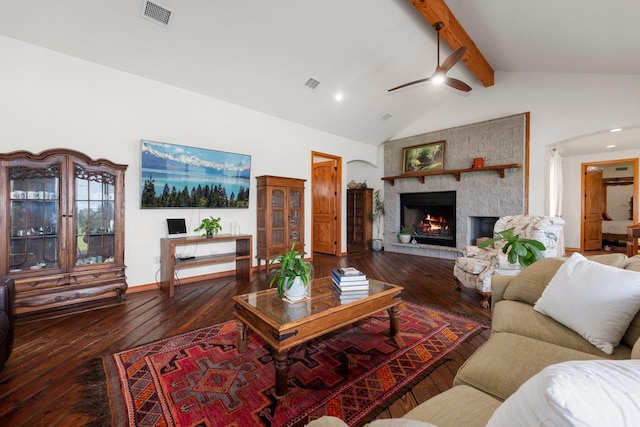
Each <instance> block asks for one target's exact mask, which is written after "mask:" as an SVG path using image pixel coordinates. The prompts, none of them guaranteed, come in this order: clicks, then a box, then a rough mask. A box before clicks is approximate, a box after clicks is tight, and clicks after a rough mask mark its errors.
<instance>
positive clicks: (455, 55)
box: [439, 46, 467, 73]
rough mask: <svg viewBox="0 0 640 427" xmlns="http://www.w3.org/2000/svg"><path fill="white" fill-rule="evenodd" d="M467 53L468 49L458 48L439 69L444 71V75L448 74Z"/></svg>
mask: <svg viewBox="0 0 640 427" xmlns="http://www.w3.org/2000/svg"><path fill="white" fill-rule="evenodd" d="M466 51H467V48H466V47H464V46H461V47H459V48H457V49H456V50H454V51H453V53H452V54H451V55H449V56H447V59H445V60H444V61H443V62H442V65H441V66H440V67H439V69H440V70H442V71H443V72H444V73H446V72H447V71H449V70H450V69H451V68H452V67H453V66H454V65H456V64H457V63H458V61H460V58H462V56H463V55H464V53H465V52H466Z"/></svg>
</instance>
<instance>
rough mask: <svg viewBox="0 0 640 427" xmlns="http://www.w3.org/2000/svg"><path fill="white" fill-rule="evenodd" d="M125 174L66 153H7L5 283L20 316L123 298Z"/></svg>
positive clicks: (3, 164) (0, 158) (1, 211)
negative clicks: (13, 291)
mask: <svg viewBox="0 0 640 427" xmlns="http://www.w3.org/2000/svg"><path fill="white" fill-rule="evenodd" d="M126 168H127V166H126V165H119V164H116V163H113V162H110V161H108V160H104V159H99V160H92V159H90V158H89V157H87V156H86V155H84V154H82V153H80V152H77V151H73V150H67V149H52V150H47V151H43V152H42V153H39V154H34V153H29V152H27V151H15V152H12V153H5V154H0V198H1V200H2V201H3V202H4V203H2V206H0V221H1V222H0V223H1V224H2V226H3V227H4V228H3V229H2V232H1V233H0V260H1V262H0V276H3V277H4V276H8V277H11V278H12V279H14V281H15V284H16V311H17V313H19V314H20V313H23V314H27V313H32V312H39V311H44V310H51V309H56V308H61V307H67V306H71V305H75V304H80V303H93V304H98V303H100V302H104V301H102V300H104V299H106V298H110V299H116V298H117V299H118V300H121V299H122V297H123V295H124V293H125V291H126V289H127V282H126V276H125V265H124V173H125V170H126ZM83 306H85V304H83Z"/></svg>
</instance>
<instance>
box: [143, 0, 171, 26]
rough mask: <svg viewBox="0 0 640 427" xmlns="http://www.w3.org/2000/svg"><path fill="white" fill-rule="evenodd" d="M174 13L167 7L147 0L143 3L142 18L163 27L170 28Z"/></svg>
mask: <svg viewBox="0 0 640 427" xmlns="http://www.w3.org/2000/svg"><path fill="white" fill-rule="evenodd" d="M172 13H173V12H172V11H170V10H169V9H167V8H165V7H162V6H160V5H158V4H156V3H152V2H150V1H147V0H145V1H143V2H142V13H141V15H140V16H142V17H143V18H145V19H148V20H149V21H153V22H155V23H156V24H160V25H162V26H163V27H168V26H169V19H170V18H171V14H172Z"/></svg>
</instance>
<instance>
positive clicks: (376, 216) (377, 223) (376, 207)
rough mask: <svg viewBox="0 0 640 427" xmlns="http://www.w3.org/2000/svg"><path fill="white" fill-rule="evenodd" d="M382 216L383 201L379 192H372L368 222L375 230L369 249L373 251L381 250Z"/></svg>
mask: <svg viewBox="0 0 640 427" xmlns="http://www.w3.org/2000/svg"><path fill="white" fill-rule="evenodd" d="M383 216H384V200H382V195H381V193H380V190H379V189H378V190H376V191H374V192H373V210H372V211H371V212H370V213H369V221H371V222H372V223H373V225H374V227H375V228H376V238H375V239H373V240H372V241H371V249H373V250H374V251H379V250H382V239H381V238H380V231H381V230H382V217H383Z"/></svg>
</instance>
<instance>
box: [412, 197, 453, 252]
mask: <svg viewBox="0 0 640 427" xmlns="http://www.w3.org/2000/svg"><path fill="white" fill-rule="evenodd" d="M400 206H401V211H400V224H402V225H409V224H413V225H414V226H415V233H416V234H415V236H414V239H415V241H416V242H417V243H422V244H430V245H436V246H447V247H455V246H456V192H455V191H433V192H423V193H403V194H400Z"/></svg>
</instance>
